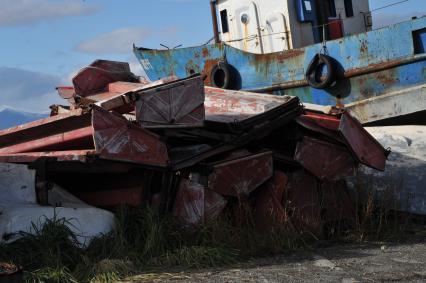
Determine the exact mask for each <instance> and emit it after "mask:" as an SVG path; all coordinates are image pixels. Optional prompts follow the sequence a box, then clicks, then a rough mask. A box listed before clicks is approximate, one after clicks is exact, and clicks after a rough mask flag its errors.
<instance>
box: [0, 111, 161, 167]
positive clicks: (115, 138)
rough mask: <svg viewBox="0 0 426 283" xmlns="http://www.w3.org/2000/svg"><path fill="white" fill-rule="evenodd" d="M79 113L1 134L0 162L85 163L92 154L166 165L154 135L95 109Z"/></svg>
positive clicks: (140, 162) (158, 141)
mask: <svg viewBox="0 0 426 283" xmlns="http://www.w3.org/2000/svg"><path fill="white" fill-rule="evenodd" d="M82 113H83V112H82V111H71V112H70V113H69V114H67V115H58V116H54V117H50V118H47V119H42V120H39V121H35V122H32V123H29V124H25V125H22V126H18V127H14V128H11V129H7V130H4V131H1V132H0V155H1V156H2V157H0V159H1V160H8V161H10V162H22V163H25V162H31V161H34V160H36V159H38V158H42V157H54V158H56V159H57V160H58V161H85V158H84V155H86V154H89V153H90V154H93V152H95V155H96V156H98V157H100V158H103V159H109V160H116V161H127V162H133V163H139V164H144V165H148V166H161V167H166V166H168V160H169V159H168V153H167V146H166V145H165V144H164V143H163V142H161V141H160V140H159V137H158V136H157V135H155V134H153V133H151V132H149V131H147V130H144V129H142V128H140V127H139V126H137V125H135V124H132V123H130V122H129V121H127V120H126V119H125V118H124V117H122V116H120V115H118V114H114V113H111V112H108V111H105V110H103V109H101V108H98V107H94V108H93V109H92V110H91V112H89V113H86V114H82Z"/></svg>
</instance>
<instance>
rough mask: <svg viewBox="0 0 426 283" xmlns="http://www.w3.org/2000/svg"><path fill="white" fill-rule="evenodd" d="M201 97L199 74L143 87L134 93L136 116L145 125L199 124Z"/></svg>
mask: <svg viewBox="0 0 426 283" xmlns="http://www.w3.org/2000/svg"><path fill="white" fill-rule="evenodd" d="M204 98H205V95H204V84H203V80H202V79H201V77H200V76H196V77H192V78H188V79H184V80H179V81H175V82H171V83H168V84H165V85H160V86H156V87H152V88H149V89H145V90H142V91H140V92H139V93H138V99H137V101H136V118H137V121H138V122H139V123H140V125H142V126H143V127H145V128H152V127H155V128H159V127H160V128H166V127H201V126H203V123H204V117H205V111H204Z"/></svg>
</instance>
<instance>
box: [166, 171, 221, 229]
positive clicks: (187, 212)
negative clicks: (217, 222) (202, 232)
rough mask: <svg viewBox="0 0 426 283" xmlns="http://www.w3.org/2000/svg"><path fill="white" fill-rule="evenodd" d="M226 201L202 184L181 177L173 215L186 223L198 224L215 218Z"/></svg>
mask: <svg viewBox="0 0 426 283" xmlns="http://www.w3.org/2000/svg"><path fill="white" fill-rule="evenodd" d="M226 204H227V201H226V199H225V198H224V197H222V196H221V195H219V194H217V193H215V192H213V191H211V190H209V189H206V188H205V187H204V186H202V185H200V184H198V183H195V182H191V181H189V180H187V179H183V180H182V181H181V183H180V186H179V190H178V193H177V195H176V199H175V205H174V208H173V215H174V216H175V217H177V219H179V220H180V221H181V222H183V223H185V224H187V225H199V224H201V223H203V222H209V221H212V220H214V219H216V218H217V217H218V216H219V215H220V214H221V213H222V211H223V209H224V208H225V206H226Z"/></svg>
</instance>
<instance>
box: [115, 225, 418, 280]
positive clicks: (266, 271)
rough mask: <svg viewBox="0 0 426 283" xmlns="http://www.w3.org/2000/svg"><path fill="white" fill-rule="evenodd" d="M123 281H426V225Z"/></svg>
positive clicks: (143, 275)
mask: <svg viewBox="0 0 426 283" xmlns="http://www.w3.org/2000/svg"><path fill="white" fill-rule="evenodd" d="M123 282H126V283H127V282H265V283H266V282H343V283H351V282H426V227H425V229H424V231H421V232H420V233H416V235H415V236H410V237H409V238H408V239H405V240H404V241H398V242H397V241H391V242H386V243H385V242H370V243H362V244H338V245H333V244H331V243H327V244H324V245H323V247H319V248H314V249H309V250H303V251H296V252H292V253H289V254H285V255H280V256H275V257H271V258H263V259H256V260H252V261H248V262H244V263H241V264H236V265H234V266H229V267H227V268H221V269H209V270H187V271H181V272H170V273H155V274H142V275H140V276H135V277H133V278H131V279H129V280H127V281H123Z"/></svg>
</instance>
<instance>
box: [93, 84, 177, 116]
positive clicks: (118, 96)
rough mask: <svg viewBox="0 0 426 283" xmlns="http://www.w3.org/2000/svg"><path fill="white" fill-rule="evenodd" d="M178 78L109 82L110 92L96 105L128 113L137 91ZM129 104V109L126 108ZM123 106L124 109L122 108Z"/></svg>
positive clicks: (132, 107)
mask: <svg viewBox="0 0 426 283" xmlns="http://www.w3.org/2000/svg"><path fill="white" fill-rule="evenodd" d="M176 80H178V78H176V77H174V76H171V77H166V78H163V79H160V80H157V81H154V82H149V83H139V84H137V83H128V82H116V83H111V84H109V87H108V88H109V91H110V92H111V93H112V94H111V95H109V96H108V97H105V98H103V99H100V100H99V101H98V102H97V103H96V105H97V106H99V107H101V108H103V109H105V110H114V111H116V112H118V113H128V112H130V111H134V110H135V107H134V102H135V101H136V99H137V98H138V95H137V92H138V91H141V90H143V89H148V88H152V87H155V86H159V85H162V84H166V83H169V82H173V81H176ZM126 106H130V109H131V110H128V109H129V107H126ZM123 107H124V110H123Z"/></svg>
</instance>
